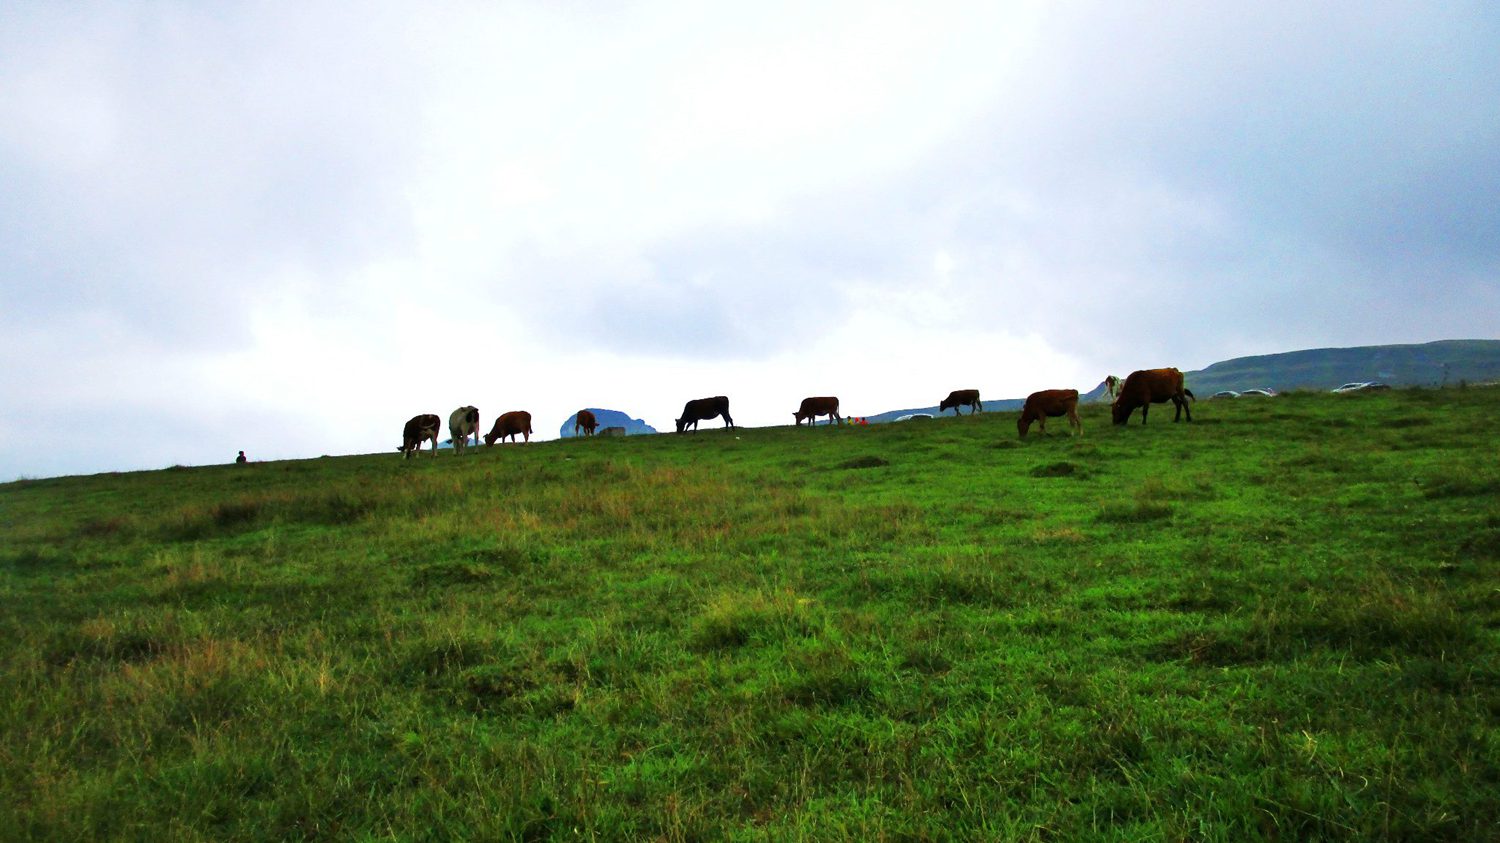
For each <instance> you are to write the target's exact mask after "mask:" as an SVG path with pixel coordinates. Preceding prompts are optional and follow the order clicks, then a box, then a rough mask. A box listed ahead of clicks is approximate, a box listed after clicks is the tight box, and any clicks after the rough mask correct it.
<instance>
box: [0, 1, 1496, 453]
mask: <svg viewBox="0 0 1500 843" xmlns="http://www.w3.org/2000/svg"><path fill="white" fill-rule="evenodd" d="M929 7H930V8H929ZM0 185H3V189H0V367H3V371H4V375H3V376H0V481H3V480H11V479H15V478H19V477H45V476H53V475H62V474H79V473H94V472H101V471H123V470H135V469H153V468H163V467H167V466H171V465H199V464H208V463H222V462H228V461H230V460H232V459H233V458H234V456H235V453H236V452H237V451H238V450H240V449H243V450H245V452H246V454H247V455H248V456H249V457H250V458H251V459H252V460H273V459H293V458H306V457H317V456H320V455H324V454H330V455H337V454H349V453H370V452H378V451H389V452H390V453H392V454H393V455H394V453H395V450H394V449H395V446H396V445H398V444H399V443H400V429H401V427H402V425H403V424H404V422H405V421H406V420H407V419H408V418H410V417H411V416H413V415H416V414H418V413H435V414H438V415H440V416H442V417H443V418H444V419H445V420H446V419H447V416H448V413H449V412H450V411H452V410H453V409H454V408H455V407H459V406H462V405H466V404H472V405H475V406H477V407H479V409H480V412H481V422H482V424H483V425H484V426H485V427H486V428H488V426H489V424H490V422H491V421H492V420H493V418H494V417H495V415H497V414H498V413H500V412H504V411H507V410H516V409H524V410H528V411H530V412H531V413H532V416H533V419H534V422H533V424H534V427H535V429H536V432H537V435H538V436H537V438H543V439H545V438H552V437H555V436H556V435H557V431H558V428H559V427H560V426H561V425H562V423H563V422H564V420H565V419H567V418H568V417H569V416H570V415H571V414H572V413H573V412H574V411H576V410H578V409H580V408H582V407H605V408H610V409H616V410H621V411H624V412H627V413H629V414H630V415H631V416H633V417H638V418H644V419H645V420H646V421H647V422H648V423H650V424H652V425H654V426H655V427H656V428H657V429H659V430H670V429H671V427H672V420H673V419H674V418H675V417H676V416H677V415H679V414H680V412H681V409H682V406H683V403H684V402H685V401H686V400H688V399H690V398H697V397H703V396H710V395H727V396H729V397H730V402H731V409H732V412H733V413H734V416H735V420H736V421H737V422H738V423H739V424H741V425H752V426H760V425H778V424H788V423H790V421H791V414H792V412H793V411H794V410H795V409H796V408H797V404H798V402H799V401H800V400H801V399H802V398H803V397H805V396H810V395H837V396H839V397H840V398H841V400H842V405H843V410H844V412H845V414H853V415H873V414H875V413H879V412H883V411H886V410H893V409H901V408H908V407H922V406H930V405H933V404H936V403H937V402H938V401H939V400H940V399H941V398H942V397H943V396H945V395H946V394H947V392H948V391H949V390H951V389H958V388H978V389H980V390H981V392H982V393H983V394H984V395H985V396H987V397H988V396H993V397H995V398H1013V397H1024V396H1025V395H1026V394H1028V393H1029V392H1031V391H1034V390H1037V389H1045V388H1059V387H1076V388H1078V389H1080V390H1087V389H1090V388H1092V387H1094V386H1095V385H1097V384H1098V383H1099V381H1100V380H1101V379H1102V378H1103V377H1104V376H1105V375H1106V374H1110V373H1116V374H1122V375H1123V374H1126V373H1128V372H1129V371H1131V370H1133V369H1138V368H1149V367H1156V366H1177V367H1179V368H1181V369H1183V370H1185V371H1187V370H1191V369H1196V368H1202V367H1204V366H1207V365H1209V364H1211V363H1213V362H1216V361H1219V360H1224V359H1229V358H1233V357H1238V356H1244V355H1248V354H1268V353H1274V352H1280V351H1291V350H1296V349H1303V348H1318V347H1327V346H1352V345H1371V344H1384V343H1406V342H1426V341H1431V340H1438V339H1460V338H1497V337H1500V201H1497V197H1500V6H1497V5H1495V4H1494V3H1492V2H1474V3H1468V2H1452V3H1444V4H1432V3H1421V2H1412V3H1401V2H1369V0H1359V1H1358V2H1340V1H1339V0H1329V2H1319V3H1306V2H1277V1H1276V0H1272V2H1264V3H1241V2H1206V3H1159V2H1151V0H1141V2H1131V3H1119V2H1112V1H1110V2H1069V0H1058V1H1057V2H1031V1H1030V0H1024V1H1023V0H1017V1H1016V2H1005V0H988V2H975V3H967V2H962V0H953V2H945V3H941V4H917V3H908V2H899V3H882V2H871V0H858V2H812V3H808V2H801V0H799V2H786V3H782V2H775V1H774V0H762V2H757V3H702V2H681V3H678V2H669V3H659V2H639V3H637V2H624V1H623V0H619V1H618V2H617V0H591V2H582V0H549V2H524V0H520V1H518V2H501V3H477V2H476V3H444V2H433V3H421V4H411V3H388V4H387V3H381V2H365V0H361V2H358V3H352V2H350V3H344V2H338V0H328V2H319V3H282V2H257V3H243V4H242V3H232V2H224V3H197V2H181V3H173V2H149V3H147V2H107V3H97V4H91V3H83V2H80V3H49V2H25V0H18V1H16V2H7V3H3V4H0ZM1190 385H1191V384H1190ZM707 424H708V426H713V425H716V424H717V422H709V423H707ZM446 435H447V434H446V429H445V431H444V436H446Z"/></svg>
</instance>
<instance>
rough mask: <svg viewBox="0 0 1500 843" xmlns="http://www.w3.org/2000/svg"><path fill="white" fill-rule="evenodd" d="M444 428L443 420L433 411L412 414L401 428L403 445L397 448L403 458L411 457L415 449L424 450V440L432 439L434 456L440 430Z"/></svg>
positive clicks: (434, 455)
mask: <svg viewBox="0 0 1500 843" xmlns="http://www.w3.org/2000/svg"><path fill="white" fill-rule="evenodd" d="M442 429H443V420H442V419H440V418H438V417H437V416H435V415H433V414H432V413H423V414H422V415H420V416H412V417H411V419H410V420H409V421H407V423H406V427H404V428H402V429H401V447H399V448H397V449H396V450H398V451H400V452H401V455H402V456H401V459H403V460H406V459H411V454H412V452H413V451H418V452H420V451H421V450H422V440H424V439H431V440H432V456H433V457H436V456H437V438H438V431H440V430H442Z"/></svg>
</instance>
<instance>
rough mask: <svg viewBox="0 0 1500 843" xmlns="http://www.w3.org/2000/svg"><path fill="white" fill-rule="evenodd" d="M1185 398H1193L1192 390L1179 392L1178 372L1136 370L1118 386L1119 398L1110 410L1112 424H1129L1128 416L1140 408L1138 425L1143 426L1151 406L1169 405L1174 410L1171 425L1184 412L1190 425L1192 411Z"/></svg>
mask: <svg viewBox="0 0 1500 843" xmlns="http://www.w3.org/2000/svg"><path fill="white" fill-rule="evenodd" d="M1189 398H1193V393H1192V390H1189V389H1184V388H1183V386H1182V372H1180V371H1178V370H1176V369H1140V370H1138V371H1134V372H1131V373H1130V375H1129V377H1127V378H1125V382H1124V383H1122V384H1120V397H1118V398H1116V399H1115V403H1114V406H1113V407H1112V408H1111V409H1112V412H1113V414H1114V419H1115V424H1125V423H1127V422H1129V421H1130V414H1131V413H1133V412H1135V408H1136V407H1140V408H1141V424H1145V423H1146V413H1147V411H1149V410H1150V409H1151V405H1152V404H1163V403H1165V402H1167V401H1171V402H1172V403H1173V404H1175V405H1176V407H1177V412H1176V413H1175V414H1173V416H1172V421H1174V422H1175V421H1177V420H1179V419H1181V418H1182V414H1183V413H1184V412H1186V413H1187V420H1188V421H1192V420H1193V410H1192V408H1191V407H1189V406H1188V399H1189ZM1193 400H1195V401H1196V400H1197V399H1196V398H1193Z"/></svg>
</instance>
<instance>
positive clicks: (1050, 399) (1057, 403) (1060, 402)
mask: <svg viewBox="0 0 1500 843" xmlns="http://www.w3.org/2000/svg"><path fill="white" fill-rule="evenodd" d="M1058 416H1067V417H1068V432H1069V433H1076V434H1077V435H1079V436H1082V435H1083V422H1082V421H1081V420H1079V418H1078V390H1076V389H1044V390H1042V391H1041V392H1033V393H1031V394H1030V395H1028V396H1026V405H1025V406H1023V407H1022V408H1021V417H1020V418H1019V419H1016V430H1018V431H1019V432H1020V434H1021V437H1022V438H1025V436H1026V431H1027V429H1029V428H1030V427H1031V423H1032V422H1036V423H1037V426H1038V427H1039V428H1040V429H1041V431H1042V433H1043V434H1045V433H1046V432H1047V419H1048V418H1054V419H1055V418H1057V417H1058Z"/></svg>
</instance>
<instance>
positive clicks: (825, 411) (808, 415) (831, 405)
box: [792, 395, 844, 427]
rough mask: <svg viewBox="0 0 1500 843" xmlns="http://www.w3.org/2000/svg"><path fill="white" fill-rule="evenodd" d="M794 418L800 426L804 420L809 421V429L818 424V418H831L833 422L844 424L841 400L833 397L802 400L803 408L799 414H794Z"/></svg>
mask: <svg viewBox="0 0 1500 843" xmlns="http://www.w3.org/2000/svg"><path fill="white" fill-rule="evenodd" d="M792 416H793V417H794V418H796V419H797V424H798V425H801V424H802V420H803V419H807V425H808V427H811V426H813V425H815V424H817V423H818V416H829V417H830V420H831V421H835V422H838V423H839V424H843V423H844V419H843V418H842V417H841V416H840V415H839V399H837V398H835V397H833V396H831V395H830V396H828V397H826V398H804V399H802V406H801V407H799V408H797V412H795V413H792Z"/></svg>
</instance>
